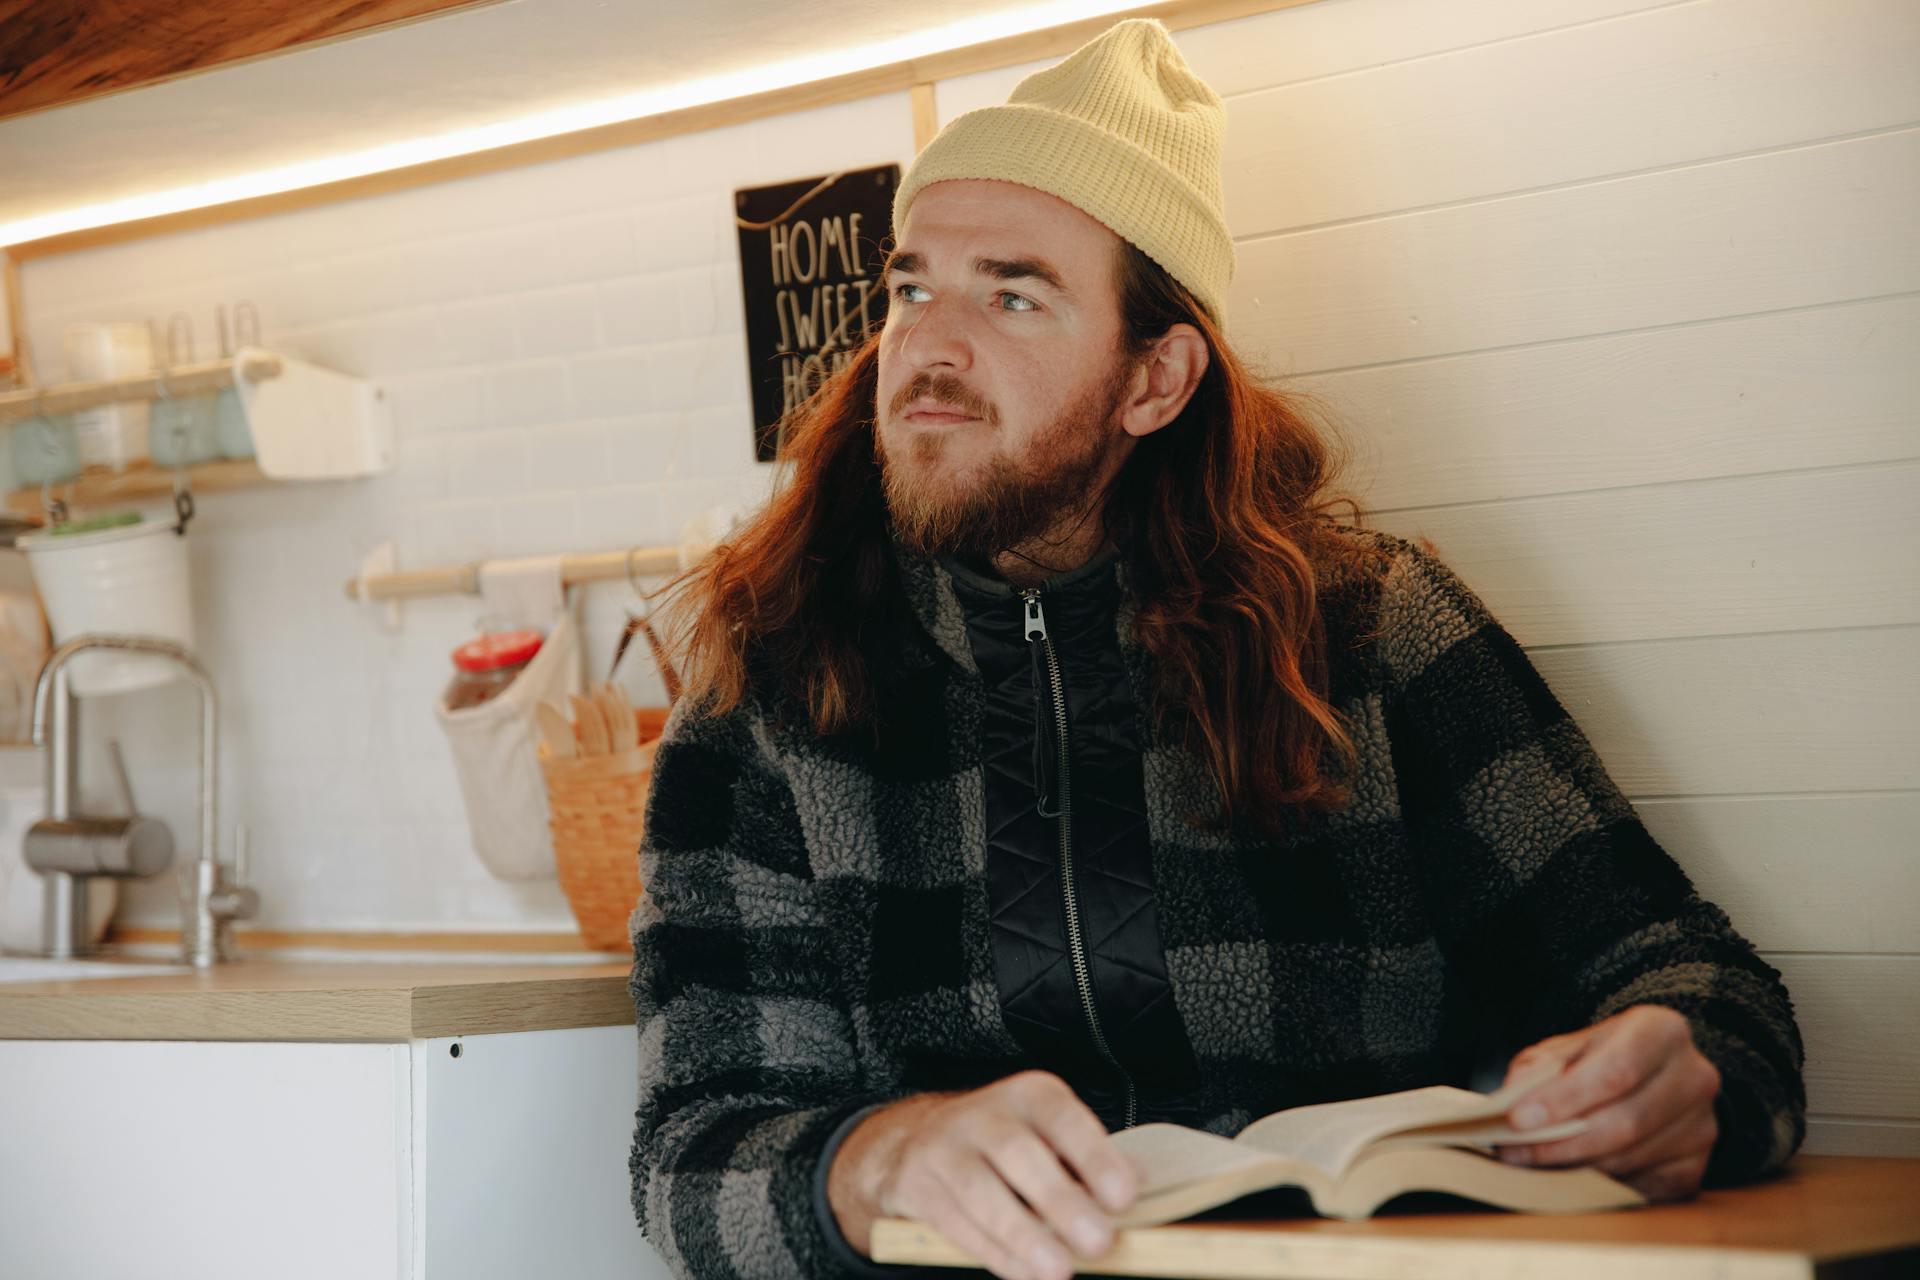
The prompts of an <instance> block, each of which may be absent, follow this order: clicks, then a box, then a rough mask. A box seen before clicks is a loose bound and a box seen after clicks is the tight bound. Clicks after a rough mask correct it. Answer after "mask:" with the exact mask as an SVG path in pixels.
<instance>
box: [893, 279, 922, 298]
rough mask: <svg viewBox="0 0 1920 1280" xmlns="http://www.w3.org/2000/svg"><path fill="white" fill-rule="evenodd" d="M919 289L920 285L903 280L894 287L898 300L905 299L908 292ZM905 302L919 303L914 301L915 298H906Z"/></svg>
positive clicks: (894, 294)
mask: <svg viewBox="0 0 1920 1280" xmlns="http://www.w3.org/2000/svg"><path fill="white" fill-rule="evenodd" d="M919 287H920V286H919V285H917V284H914V283H913V282H912V281H911V280H903V281H901V282H900V283H899V284H897V285H895V286H893V296H894V297H896V298H905V295H906V292H907V290H909V289H918V288H919ZM905 300H906V301H908V302H914V301H917V299H914V298H905Z"/></svg>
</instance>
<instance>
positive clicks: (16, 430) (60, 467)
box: [9, 413, 80, 484]
mask: <svg viewBox="0 0 1920 1280" xmlns="http://www.w3.org/2000/svg"><path fill="white" fill-rule="evenodd" d="M9 445H10V447H11V452H12V455H13V478H14V481H15V483H18V484H48V483H52V484H60V483H62V482H64V481H67V480H71V479H73V478H74V477H75V476H77V475H79V474H80V439H79V437H78V436H77V435H76V434H75V433H74V429H73V415H72V414H68V413H43V414H41V415H40V416H38V417H35V418H28V419H27V420H26V421H24V422H16V423H14V424H13V438H12V440H11V441H9Z"/></svg>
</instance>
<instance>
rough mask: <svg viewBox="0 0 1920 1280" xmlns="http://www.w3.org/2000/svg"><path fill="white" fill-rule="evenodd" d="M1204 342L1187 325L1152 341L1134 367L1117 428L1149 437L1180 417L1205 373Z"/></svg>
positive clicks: (1129, 377)
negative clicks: (1151, 345) (1150, 347)
mask: <svg viewBox="0 0 1920 1280" xmlns="http://www.w3.org/2000/svg"><path fill="white" fill-rule="evenodd" d="M1208 359H1209V355H1208V352H1207V340H1206V339H1205V338H1203V337H1201V336H1200V331H1199V330H1198V329H1196V328H1194V327H1193V326H1192V325H1190V324H1176V325H1174V326H1173V327H1172V328H1170V329H1168V330H1167V331H1166V332H1165V333H1163V334H1161V335H1160V336H1159V337H1158V338H1157V339H1155V340H1154V344H1153V347H1152V349H1151V350H1149V351H1148V352H1147V354H1146V355H1144V356H1142V357H1141V359H1140V363H1138V364H1136V365H1134V366H1133V369H1132V371H1131V373H1130V374H1129V375H1128V379H1127V394H1126V397H1125V399H1123V400H1122V401H1121V403H1120V409H1119V414H1120V427H1121V429H1122V430H1124V431H1125V432H1126V433H1127V434H1128V435H1130V436H1145V435H1151V434H1153V433H1154V432H1155V431H1158V430H1159V429H1160V428H1162V427H1164V426H1166V425H1167V424H1168V423H1169V422H1172V421H1173V420H1174V419H1175V418H1177V417H1179V416H1180V411H1181V410H1182V409H1184V408H1186V407H1187V401H1189V400H1191V399H1192V398H1193V392H1194V389H1195V388H1196V387H1198V386H1199V385H1200V378H1201V376H1202V375H1204V374H1205V373H1206V371H1207V361H1208Z"/></svg>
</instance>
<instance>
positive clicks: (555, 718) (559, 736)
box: [533, 698, 578, 760]
mask: <svg viewBox="0 0 1920 1280" xmlns="http://www.w3.org/2000/svg"><path fill="white" fill-rule="evenodd" d="M533 719H534V723H535V724H538V725H539V726H540V737H541V738H542V739H543V740H544V741H545V742H546V744H547V750H548V751H550V752H552V753H553V754H554V755H555V756H558V757H559V758H561V759H563V760H567V759H572V758H573V757H574V756H575V755H577V754H578V750H577V747H578V744H577V743H575V742H574V740H573V726H572V725H571V724H569V723H567V713H566V712H564V711H562V710H561V709H560V706H559V704H558V703H555V702H551V701H549V700H547V699H546V698H542V699H540V701H539V702H538V703H537V704H535V706H534V708H533Z"/></svg>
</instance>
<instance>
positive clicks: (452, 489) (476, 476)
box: [442, 428, 528, 498]
mask: <svg viewBox="0 0 1920 1280" xmlns="http://www.w3.org/2000/svg"><path fill="white" fill-rule="evenodd" d="M442 439H443V441H444V444H445V448H446V458H447V490H448V492H449V493H451V494H458V495H459V496H461V497H463V498H500V497H505V496H507V495H509V494H515V493H519V492H522V491H523V490H524V488H525V485H526V467H527V449H528V434H527V433H526V432H523V431H517V430H513V429H510V428H500V429H497V430H492V431H463V432H461V433H460V434H458V435H451V436H445V437H442Z"/></svg>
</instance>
